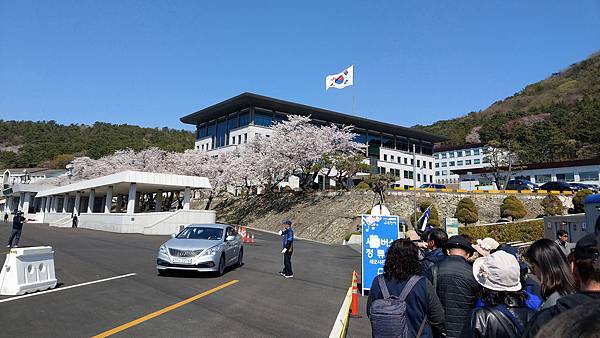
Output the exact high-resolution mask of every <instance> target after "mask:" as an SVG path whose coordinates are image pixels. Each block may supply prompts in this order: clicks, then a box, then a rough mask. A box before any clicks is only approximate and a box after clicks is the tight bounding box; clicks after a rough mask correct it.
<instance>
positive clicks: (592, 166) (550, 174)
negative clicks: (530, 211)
mask: <svg viewBox="0 0 600 338" xmlns="http://www.w3.org/2000/svg"><path fill="white" fill-rule="evenodd" d="M491 172H492V170H491V168H489V167H488V168H478V169H459V170H453V174H456V175H458V176H459V177H460V180H461V181H471V182H476V183H475V184H474V189H476V188H477V186H489V185H491V183H492V182H491V180H492V179H491ZM599 175H600V158H595V159H588V160H573V161H563V162H548V163H529V164H520V165H518V166H517V169H515V170H513V172H512V175H511V177H512V178H524V179H526V180H529V181H531V182H533V183H536V184H539V185H541V184H544V183H546V182H550V181H562V182H569V183H573V182H581V183H585V184H595V185H598V184H600V176H599Z"/></svg>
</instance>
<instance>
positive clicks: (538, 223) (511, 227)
mask: <svg viewBox="0 0 600 338" xmlns="http://www.w3.org/2000/svg"><path fill="white" fill-rule="evenodd" d="M458 233H459V234H461V235H469V236H470V237H471V238H473V239H481V238H486V237H491V238H494V239H495V240H497V241H498V242H500V243H506V242H514V241H523V242H529V241H537V240H538V239H540V238H543V237H544V220H541V219H540V220H534V221H530V222H512V223H505V224H494V225H482V226H469V227H459V228H458Z"/></svg>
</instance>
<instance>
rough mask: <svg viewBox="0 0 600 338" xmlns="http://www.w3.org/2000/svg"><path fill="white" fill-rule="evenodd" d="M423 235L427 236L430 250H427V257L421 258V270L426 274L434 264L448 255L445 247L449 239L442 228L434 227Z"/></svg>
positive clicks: (426, 240)
mask: <svg viewBox="0 0 600 338" xmlns="http://www.w3.org/2000/svg"><path fill="white" fill-rule="evenodd" d="M423 237H425V243H426V244H427V250H428V251H427V252H425V255H424V256H425V257H423V259H422V260H421V271H422V273H423V275H425V274H426V273H427V271H429V269H431V267H432V266H434V265H435V264H437V263H438V262H439V261H440V260H442V259H444V257H446V255H444V251H443V248H444V245H446V241H448V235H447V234H446V232H445V231H444V230H442V229H438V228H433V229H431V230H430V231H428V232H427V233H426V234H424V236H423Z"/></svg>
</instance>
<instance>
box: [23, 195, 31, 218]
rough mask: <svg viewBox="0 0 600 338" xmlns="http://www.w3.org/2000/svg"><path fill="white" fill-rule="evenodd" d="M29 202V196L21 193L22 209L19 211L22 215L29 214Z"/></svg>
mask: <svg viewBox="0 0 600 338" xmlns="http://www.w3.org/2000/svg"><path fill="white" fill-rule="evenodd" d="M30 202H31V194H30V193H28V192H26V193H23V208H22V209H21V210H22V211H23V212H24V213H26V214H27V213H29V203H30Z"/></svg>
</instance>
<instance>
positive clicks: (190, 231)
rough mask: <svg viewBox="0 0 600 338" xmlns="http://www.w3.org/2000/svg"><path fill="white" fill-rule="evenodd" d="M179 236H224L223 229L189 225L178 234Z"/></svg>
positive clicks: (190, 237) (193, 237) (198, 237)
mask: <svg viewBox="0 0 600 338" xmlns="http://www.w3.org/2000/svg"><path fill="white" fill-rule="evenodd" d="M177 238H183V239H210V240H220V239H222V238H223V229H219V228H209V227H189V228H185V229H183V231H182V232H180V233H179V235H177Z"/></svg>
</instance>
